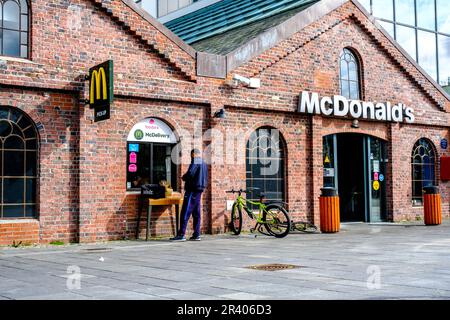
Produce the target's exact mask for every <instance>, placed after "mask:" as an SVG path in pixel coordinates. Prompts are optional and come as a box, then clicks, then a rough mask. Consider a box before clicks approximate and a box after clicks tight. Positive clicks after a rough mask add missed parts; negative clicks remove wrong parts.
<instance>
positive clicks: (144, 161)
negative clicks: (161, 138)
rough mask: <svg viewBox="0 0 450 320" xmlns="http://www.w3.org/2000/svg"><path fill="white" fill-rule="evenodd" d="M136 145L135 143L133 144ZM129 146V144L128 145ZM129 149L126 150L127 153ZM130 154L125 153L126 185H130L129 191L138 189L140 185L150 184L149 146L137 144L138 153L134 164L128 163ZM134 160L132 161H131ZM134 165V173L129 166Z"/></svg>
mask: <svg viewBox="0 0 450 320" xmlns="http://www.w3.org/2000/svg"><path fill="white" fill-rule="evenodd" d="M133 144H136V143H133ZM128 145H129V144H128ZM128 150H129V149H127V151H128ZM131 154H132V152H127V157H128V159H127V183H128V184H129V185H131V189H137V188H140V187H141V185H142V184H148V183H150V181H151V180H150V163H151V158H150V156H151V144H149V143H141V144H139V151H138V152H135V154H136V159H135V160H136V161H133V162H136V163H132V162H130V157H131ZM133 160H134V159H133ZM133 164H134V165H135V166H136V167H137V170H136V172H132V171H134V169H133V170H130V169H132V168H131V167H130V165H133Z"/></svg>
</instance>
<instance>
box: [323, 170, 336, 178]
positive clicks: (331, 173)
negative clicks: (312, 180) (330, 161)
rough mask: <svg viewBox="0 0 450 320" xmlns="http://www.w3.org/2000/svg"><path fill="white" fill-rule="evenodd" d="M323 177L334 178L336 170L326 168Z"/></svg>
mask: <svg viewBox="0 0 450 320" xmlns="http://www.w3.org/2000/svg"><path fill="white" fill-rule="evenodd" d="M323 176H324V177H325V178H334V168H324V169H323Z"/></svg>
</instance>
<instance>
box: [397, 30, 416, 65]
mask: <svg viewBox="0 0 450 320" xmlns="http://www.w3.org/2000/svg"><path fill="white" fill-rule="evenodd" d="M397 42H398V43H399V44H400V45H401V46H402V47H403V49H405V51H406V52H408V54H409V55H410V56H411V57H412V58H413V59H414V60H416V59H417V56H416V31H415V29H413V28H408V27H402V26H400V25H397Z"/></svg>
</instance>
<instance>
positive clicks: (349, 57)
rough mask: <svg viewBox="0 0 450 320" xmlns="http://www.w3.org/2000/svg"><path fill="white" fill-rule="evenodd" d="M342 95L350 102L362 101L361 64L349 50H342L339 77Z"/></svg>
mask: <svg viewBox="0 0 450 320" xmlns="http://www.w3.org/2000/svg"><path fill="white" fill-rule="evenodd" d="M339 81H340V86H341V95H342V96H344V97H346V98H347V99H350V100H360V99H361V90H360V79H359V63H358V59H357V58H356V56H355V54H354V53H353V52H351V51H350V50H349V49H344V50H342V53H341V58H340V76H339Z"/></svg>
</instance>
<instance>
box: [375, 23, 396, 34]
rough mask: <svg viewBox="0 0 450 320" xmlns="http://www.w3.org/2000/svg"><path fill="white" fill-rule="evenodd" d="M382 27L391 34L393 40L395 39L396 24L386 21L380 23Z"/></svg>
mask: <svg viewBox="0 0 450 320" xmlns="http://www.w3.org/2000/svg"><path fill="white" fill-rule="evenodd" d="M379 22H380V24H381V26H382V27H383V28H384V29H385V30H386V31H387V32H388V33H389V35H390V36H391V37H392V38H395V35H394V24H392V23H390V22H386V21H379Z"/></svg>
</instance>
